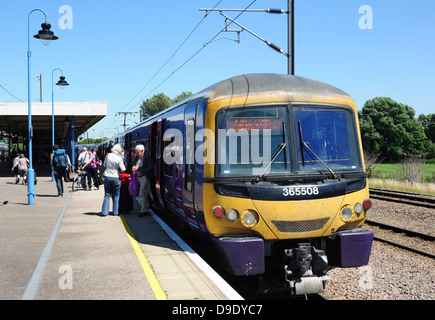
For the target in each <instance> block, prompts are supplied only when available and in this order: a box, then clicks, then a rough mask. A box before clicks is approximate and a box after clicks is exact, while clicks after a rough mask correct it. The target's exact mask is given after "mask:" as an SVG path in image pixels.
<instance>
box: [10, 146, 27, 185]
mask: <svg viewBox="0 0 435 320" xmlns="http://www.w3.org/2000/svg"><path fill="white" fill-rule="evenodd" d="M28 164H29V159H27V158H26V157H25V156H24V153H21V154H20V158H19V159H18V161H17V162H16V163H15V165H14V166H13V167H12V171H14V168H15V167H18V180H15V184H17V183H18V182H20V176H21V177H22V178H23V181H22V184H24V182H25V181H26V179H27V165H28Z"/></svg>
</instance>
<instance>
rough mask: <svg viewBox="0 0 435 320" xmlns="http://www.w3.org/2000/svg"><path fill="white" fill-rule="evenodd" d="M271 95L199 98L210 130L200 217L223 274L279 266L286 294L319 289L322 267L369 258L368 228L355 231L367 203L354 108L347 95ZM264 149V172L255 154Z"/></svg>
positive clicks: (363, 262) (356, 263) (370, 236)
mask: <svg viewBox="0 0 435 320" xmlns="http://www.w3.org/2000/svg"><path fill="white" fill-rule="evenodd" d="M280 99H282V98H279V97H278V98H277V97H274V96H272V97H271V96H267V95H264V94H263V95H250V96H249V97H246V96H244V97H239V98H237V97H231V99H218V100H216V101H211V102H210V103H209V104H208V107H207V113H206V128H208V129H210V130H211V131H212V132H214V133H216V135H217V137H215V146H216V148H209V149H208V150H207V153H208V154H207V156H208V157H209V159H215V162H214V163H206V164H205V165H204V185H203V194H204V202H203V204H204V216H205V221H206V225H207V228H208V231H209V232H210V233H211V234H213V235H214V238H213V239H214V242H215V244H216V246H217V247H218V251H219V255H222V257H223V260H224V264H225V266H226V269H227V271H228V272H230V273H232V274H234V275H239V276H251V275H261V274H263V273H264V272H265V271H266V269H267V268H268V266H269V265H270V266H271V267H272V268H274V267H275V266H276V265H279V266H280V267H279V268H280V269H279V270H278V271H277V272H278V274H279V275H280V276H279V278H280V281H281V282H283V283H285V284H287V285H288V287H289V289H290V292H291V293H292V294H310V293H318V292H322V291H323V289H324V285H325V282H326V280H328V277H327V276H326V271H327V270H328V269H329V268H330V267H333V266H338V267H358V266H362V265H366V264H367V263H368V260H369V256H370V251H371V244H372V240H373V233H372V232H369V231H366V230H364V229H362V228H361V226H362V224H363V223H364V219H365V218H366V214H367V210H368V209H369V208H370V206H371V202H370V201H369V200H368V198H369V194H368V185H367V176H366V173H365V170H364V163H363V157H362V152H361V150H362V149H361V141H360V135H359V126H358V120H357V112H356V106H355V103H354V101H353V100H352V99H351V98H350V97H347V96H331V95H329V96H322V95H319V96H309V97H307V96H297V95H293V99H292V101H288V100H280ZM253 128H258V129H260V130H259V131H260V133H258V132H256V131H255V130H252V129H253ZM261 129H268V131H263V135H262V133H261ZM218 132H221V133H222V134H224V135H225V136H222V135H221V136H219V134H218ZM266 132H267V133H266ZM233 135H236V139H233V138H234V137H233ZM269 136H270V137H269ZM232 137H233V138H232ZM269 138H270V139H269ZM231 139H233V140H232V142H231V141H230V140H231ZM244 139H245V140H244ZM254 139H257V141H259V142H258V145H257V146H256V147H255V148H253V144H252V141H254ZM266 139H268V140H266ZM235 141H239V143H237V144H236V145H235V144H234V143H235ZM231 143H233V144H231ZM268 144H270V145H268ZM267 147H270V148H269V149H268V150H267V151H264V150H266V149H267ZM254 149H255V150H254ZM261 150H263V151H264V153H263V154H262V152H261ZM256 152H258V153H257V154H256ZM267 152H270V154H271V155H272V156H271V158H272V159H270V160H271V161H267V164H270V166H269V168H268V169H266V170H265V171H266V172H267V173H265V171H264V169H265V165H266V164H265V163H261V161H259V160H261V157H262V156H263V155H264V154H265V153H267ZM231 157H233V159H231ZM243 157H245V158H243ZM253 157H257V159H253ZM234 159H236V161H234ZM243 159H244V160H243ZM254 162H257V163H254ZM259 162H260V164H258V163H259ZM269 162H270V163H269ZM266 262H267V264H266Z"/></svg>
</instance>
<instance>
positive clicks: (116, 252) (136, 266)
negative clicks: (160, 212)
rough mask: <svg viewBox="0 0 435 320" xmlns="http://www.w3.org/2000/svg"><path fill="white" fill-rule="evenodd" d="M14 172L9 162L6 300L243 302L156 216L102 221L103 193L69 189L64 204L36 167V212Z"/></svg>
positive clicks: (3, 180)
mask: <svg viewBox="0 0 435 320" xmlns="http://www.w3.org/2000/svg"><path fill="white" fill-rule="evenodd" d="M8 170H10V169H8V168H7V167H6V164H5V162H3V163H2V164H1V168H0V219H1V224H0V228H1V232H0V239H1V251H0V270H1V272H0V288H1V290H0V299H1V300H19V299H23V300H106V299H110V300H232V299H242V298H241V297H240V296H239V295H238V294H237V293H236V292H235V291H233V290H232V288H230V287H229V286H228V284H226V282H225V281H224V280H223V279H222V278H220V276H219V275H217V274H216V273H215V272H214V271H213V270H212V269H211V268H210V267H209V266H208V265H207V264H206V263H205V262H204V261H203V260H202V259H201V258H200V257H199V256H197V255H196V253H195V252H193V251H192V250H191V249H190V248H189V247H188V246H187V245H186V244H185V243H184V242H183V241H182V240H181V239H179V238H178V236H177V235H176V234H174V233H173V232H172V231H171V230H170V229H169V228H168V227H167V226H166V225H165V224H164V223H163V222H162V221H161V220H160V219H159V217H158V216H156V215H155V214H151V215H150V216H147V217H138V216H137V213H138V208H135V209H134V210H133V211H132V212H130V213H129V214H125V215H121V216H113V215H109V216H106V217H102V216H99V213H100V211H101V206H102V202H103V196H104V190H103V189H104V188H103V186H101V187H100V190H92V191H84V190H78V191H76V192H72V190H71V183H65V182H64V189H65V192H64V196H63V197H57V189H56V186H55V183H54V182H52V181H51V177H50V176H49V174H46V175H45V176H44V175H41V174H40V172H44V170H41V169H38V168H36V167H35V172H36V173H37V176H38V182H37V185H36V186H35V205H32V206H29V205H27V186H26V185H22V184H21V183H19V184H15V179H14V177H13V175H12V173H11V172H10V171H9V172H8ZM45 170H46V171H48V170H47V169H45ZM38 173H39V174H38Z"/></svg>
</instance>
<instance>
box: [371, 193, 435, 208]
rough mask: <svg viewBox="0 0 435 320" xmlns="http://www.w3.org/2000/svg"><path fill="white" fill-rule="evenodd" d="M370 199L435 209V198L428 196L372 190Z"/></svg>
mask: <svg viewBox="0 0 435 320" xmlns="http://www.w3.org/2000/svg"><path fill="white" fill-rule="evenodd" d="M370 198H372V199H379V200H386V201H393V202H399V203H406V204H411V205H416V206H421V207H426V208H433V209H435V196H431V195H426V194H419V193H412V192H404V191H394V190H384V189H378V188H370Z"/></svg>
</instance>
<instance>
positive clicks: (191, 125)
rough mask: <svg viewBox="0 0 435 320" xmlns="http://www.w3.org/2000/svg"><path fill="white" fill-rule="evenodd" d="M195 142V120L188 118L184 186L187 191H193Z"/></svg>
mask: <svg viewBox="0 0 435 320" xmlns="http://www.w3.org/2000/svg"><path fill="white" fill-rule="evenodd" d="M194 143H195V120H194V119H188V120H187V121H186V148H185V150H186V156H185V159H186V162H185V175H184V177H185V179H184V181H185V182H184V188H185V189H186V190H187V191H192V182H193V169H194V152H195V150H194V148H195V146H194Z"/></svg>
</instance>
